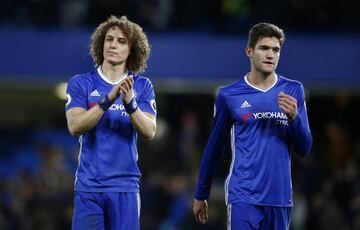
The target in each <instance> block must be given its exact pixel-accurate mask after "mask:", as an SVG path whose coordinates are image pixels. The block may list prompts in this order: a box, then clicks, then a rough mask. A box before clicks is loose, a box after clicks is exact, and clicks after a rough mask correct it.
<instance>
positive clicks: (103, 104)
mask: <svg viewBox="0 0 360 230" xmlns="http://www.w3.org/2000/svg"><path fill="white" fill-rule="evenodd" d="M112 103H113V102H112V101H111V100H110V99H109V97H108V95H105V97H103V98H101V99H100V100H99V101H98V105H99V106H100V108H101V109H102V110H103V111H104V112H105V111H107V110H108V109H109V108H110V106H111V105H112Z"/></svg>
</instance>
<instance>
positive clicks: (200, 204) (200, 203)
mask: <svg viewBox="0 0 360 230" xmlns="http://www.w3.org/2000/svg"><path fill="white" fill-rule="evenodd" d="M193 211H194V216H195V219H196V220H197V221H198V222H200V223H202V224H205V223H206V221H207V220H208V218H209V216H208V204H207V201H206V200H197V199H194V204H193Z"/></svg>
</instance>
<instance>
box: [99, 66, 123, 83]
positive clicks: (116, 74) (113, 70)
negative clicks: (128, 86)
mask: <svg viewBox="0 0 360 230" xmlns="http://www.w3.org/2000/svg"><path fill="white" fill-rule="evenodd" d="M101 70H102V71H103V72H104V74H105V75H106V77H107V78H108V79H109V80H110V81H112V82H116V81H118V80H119V79H120V78H122V77H123V75H124V73H126V72H127V69H126V68H125V65H124V64H121V65H112V64H110V63H108V62H105V61H104V62H103V64H102V65H101Z"/></svg>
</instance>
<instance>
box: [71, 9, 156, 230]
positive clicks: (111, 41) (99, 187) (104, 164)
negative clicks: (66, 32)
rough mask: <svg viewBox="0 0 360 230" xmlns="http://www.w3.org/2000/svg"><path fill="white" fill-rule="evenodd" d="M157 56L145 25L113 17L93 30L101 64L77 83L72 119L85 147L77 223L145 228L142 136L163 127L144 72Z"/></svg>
mask: <svg viewBox="0 0 360 230" xmlns="http://www.w3.org/2000/svg"><path fill="white" fill-rule="evenodd" d="M149 54H150V47H149V44H148V39H147V37H146V35H145V34H144V32H143V31H142V28H141V27H140V26H139V25H137V24H135V23H133V22H131V21H130V20H128V19H127V18H126V17H125V16H123V17H121V18H118V17H115V16H111V17H109V18H108V19H107V20H106V21H105V22H103V23H101V24H100V25H99V26H98V27H97V28H96V30H95V32H94V33H93V35H92V43H91V55H92V57H93V59H94V62H95V65H96V66H97V68H96V69H95V70H93V71H91V72H88V73H85V74H80V75H75V76H74V77H73V78H72V79H71V80H70V81H69V84H68V88H67V97H68V101H67V104H66V118H67V122H68V128H69V131H70V133H71V134H72V135H74V136H79V142H80V145H81V146H80V153H79V167H78V169H77V172H76V178H75V191H76V192H75V201H74V216H73V226H72V228H73V229H117V230H121V229H140V226H139V212H140V197H139V179H140V176H141V174H140V171H139V168H138V166H137V159H138V153H137V147H136V143H137V134H140V135H141V136H143V137H145V138H147V139H153V138H154V136H155V131H156V106H155V94H154V90H153V86H152V84H151V82H150V80H149V79H147V78H145V77H142V76H140V75H138V73H139V72H141V71H143V70H144V69H145V67H146V61H147V58H148V56H149Z"/></svg>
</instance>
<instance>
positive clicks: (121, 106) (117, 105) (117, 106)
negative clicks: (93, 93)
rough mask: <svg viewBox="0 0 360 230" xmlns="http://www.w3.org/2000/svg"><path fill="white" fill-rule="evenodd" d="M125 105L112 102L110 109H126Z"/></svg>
mask: <svg viewBox="0 0 360 230" xmlns="http://www.w3.org/2000/svg"><path fill="white" fill-rule="evenodd" d="M124 109H125V107H124V105H121V104H112V105H111V106H110V108H109V110H124Z"/></svg>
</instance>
